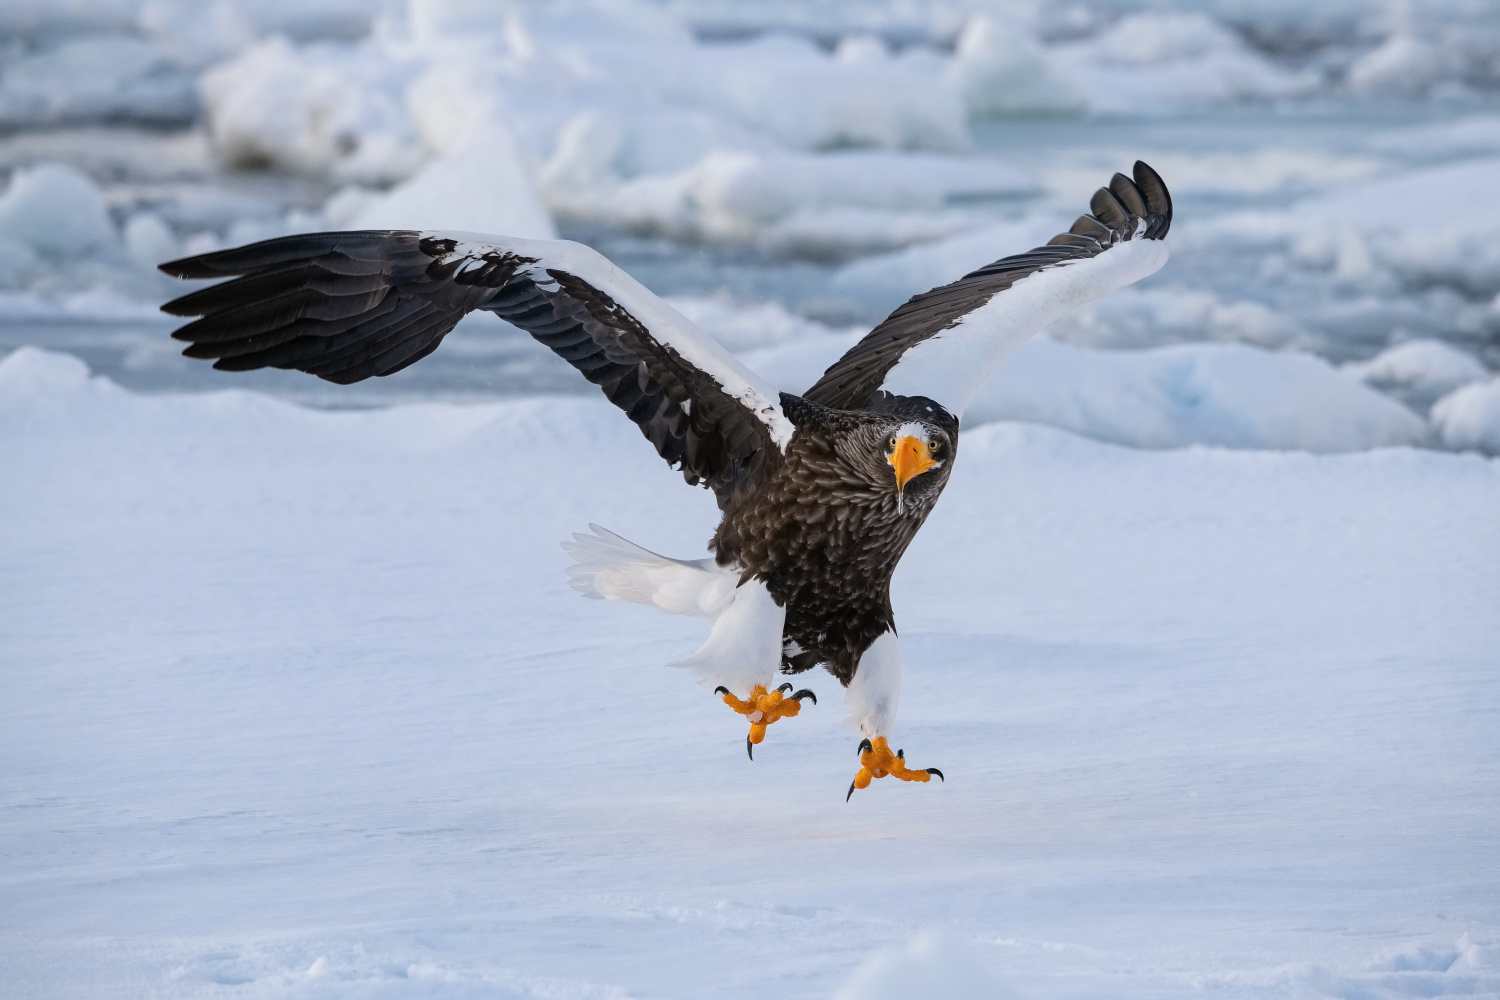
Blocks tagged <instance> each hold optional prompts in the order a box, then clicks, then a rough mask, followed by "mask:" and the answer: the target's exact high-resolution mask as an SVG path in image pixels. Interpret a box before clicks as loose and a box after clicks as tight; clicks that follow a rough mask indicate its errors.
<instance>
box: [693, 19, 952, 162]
mask: <svg viewBox="0 0 1500 1000" xmlns="http://www.w3.org/2000/svg"><path fill="white" fill-rule="evenodd" d="M717 55H718V58H716V59H715V60H714V65H715V67H716V70H717V71H716V72H713V73H707V72H705V73H704V74H703V75H702V82H703V83H704V84H705V85H706V89H705V91H704V92H703V95H702V96H703V97H704V98H707V99H709V100H711V101H713V103H714V104H715V105H716V106H717V107H718V108H719V109H720V110H722V111H723V112H725V113H727V114H729V115H731V116H733V117H734V118H736V119H737V120H739V121H740V122H742V123H743V124H745V125H748V126H750V127H752V128H755V129H757V130H761V131H764V132H766V133H768V134H770V135H772V136H775V137H776V138H777V139H778V140H780V141H781V142H783V143H785V144H786V145H789V146H793V147H795V148H799V149H830V148H838V147H842V146H878V147H882V148H885V149H929V150H940V151H946V152H959V151H963V150H967V149H968V148H969V147H970V146H971V144H972V140H971V139H970V136H969V129H968V124H967V120H966V118H965V115H964V105H963V101H962V100H961V98H960V97H959V95H958V93H957V92H956V91H955V90H954V89H953V88H952V87H951V86H949V85H948V84H947V82H946V81H945V80H944V79H943V78H942V77H941V75H940V68H939V67H932V68H931V69H932V71H928V68H927V67H924V66H922V65H920V64H919V63H917V62H915V61H904V60H899V59H889V60H888V59H881V58H878V57H877V58H874V59H864V60H859V61H847V60H845V61H839V60H835V59H832V58H830V57H828V56H827V55H825V54H824V53H823V52H821V51H820V50H819V49H818V48H817V47H816V46H815V45H813V44H812V43H811V42H810V41H807V40H806V39H801V38H794V37H791V36H788V35H782V34H774V35H766V36H764V37H762V38H759V39H757V40H755V41H753V42H749V43H746V44H744V45H738V46H721V47H720V53H718V54H717ZM706 68H707V67H706V66H705V69H706Z"/></svg>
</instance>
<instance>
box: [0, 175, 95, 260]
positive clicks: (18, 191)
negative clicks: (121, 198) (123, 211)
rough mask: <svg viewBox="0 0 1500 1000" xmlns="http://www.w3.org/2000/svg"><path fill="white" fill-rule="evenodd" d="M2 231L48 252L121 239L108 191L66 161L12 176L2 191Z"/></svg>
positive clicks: (80, 249)
mask: <svg viewBox="0 0 1500 1000" xmlns="http://www.w3.org/2000/svg"><path fill="white" fill-rule="evenodd" d="M0 236H4V237H8V238H10V239H12V240H15V241H17V242H19V243H24V244H26V245H27V246H30V247H31V248H33V249H35V250H38V251H40V252H42V253H48V254H80V253H86V252H88V251H90V250H99V249H103V248H107V247H110V246H113V245H114V244H115V242H116V236H115V227H114V223H113V222H111V221H110V217H109V212H108V210H107V209H106V208H105V204H104V196H103V195H102V194H100V192H99V189H98V188H97V187H95V186H94V182H93V181H91V180H89V178H88V177H87V176H86V175H84V174H83V173H82V172H81V171H80V170H78V169H77V168H75V167H71V166H68V165H66V164H62V163H44V164H42V165H41V166H37V167H31V168H28V169H23V170H17V171H16V172H15V173H14V174H13V175H12V176H11V179H10V186H9V187H8V188H6V189H5V194H4V195H0Z"/></svg>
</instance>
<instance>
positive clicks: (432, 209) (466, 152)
mask: <svg viewBox="0 0 1500 1000" xmlns="http://www.w3.org/2000/svg"><path fill="white" fill-rule="evenodd" d="M351 225H352V226H353V228H355V229H457V230H463V231H468V232H475V233H492V234H494V235H497V236H520V237H523V238H526V239H537V240H551V239H556V238H557V230H556V229H555V228H554V227H553V225H552V216H551V215H550V214H548V212H547V208H546V206H545V205H543V204H542V200H541V196H540V195H539V194H538V192H537V188H536V183H535V181H534V180H533V179H532V176H531V170H530V167H529V165H528V164H527V163H526V162H525V159H524V157H523V155H522V153H521V150H520V149H519V147H517V145H516V142H515V140H514V139H513V138H512V137H511V135H510V132H509V131H508V130H507V129H505V128H504V126H503V125H501V124H500V123H498V122H491V123H489V124H488V125H487V126H486V127H485V129H484V131H483V132H482V133H481V134H479V135H476V136H475V137H474V139H473V141H472V142H470V143H469V144H467V145H465V146H464V147H462V148H461V149H459V150H457V151H456V152H453V153H450V154H448V155H447V156H444V157H442V158H440V159H437V160H434V161H433V162H431V163H429V164H428V165H427V166H425V167H423V168H422V169H421V171H420V172H418V173H417V175H416V176H415V177H413V178H411V179H410V180H408V181H405V182H403V183H401V184H398V185H397V186H396V187H394V188H392V189H391V190H390V191H388V192H386V193H385V194H383V195H381V196H379V197H378V198H375V199H373V200H371V201H370V203H369V204H368V205H366V206H364V207H363V208H362V209H360V210H359V211H358V213H357V214H356V215H355V216H354V218H353V221H352V223H351Z"/></svg>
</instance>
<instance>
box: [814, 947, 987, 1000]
mask: <svg viewBox="0 0 1500 1000" xmlns="http://www.w3.org/2000/svg"><path fill="white" fill-rule="evenodd" d="M1011 996H1013V994H1012V993H1011V992H1010V991H1009V990H1007V989H1006V988H1005V987H1003V986H1002V985H1000V983H999V982H998V981H997V980H996V979H995V977H994V976H992V975H991V974H990V973H989V971H988V970H987V969H985V968H984V966H982V965H980V964H979V963H978V962H977V961H976V960H975V958H974V956H973V955H971V954H969V952H968V950H967V949H965V948H963V947H962V946H961V945H959V944H958V943H956V942H954V941H951V940H949V939H947V938H944V937H940V936H938V935H937V934H935V933H932V932H927V933H923V934H919V935H918V936H917V937H916V938H915V939H914V940H912V942H911V943H910V944H908V945H907V946H906V947H905V948H890V949H887V950H884V951H881V952H879V953H877V954H876V955H874V956H872V957H871V958H869V959H868V960H867V961H866V962H865V963H864V964H863V965H861V966H860V967H859V968H858V969H856V970H855V972H854V974H853V975H852V976H850V977H849V980H848V981H847V982H846V983H844V985H843V986H842V987H840V988H839V990H838V992H836V993H835V994H834V995H833V997H834V1000H914V998H917V997H921V998H922V1000H1006V998H1009V997H1011Z"/></svg>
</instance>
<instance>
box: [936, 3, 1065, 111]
mask: <svg viewBox="0 0 1500 1000" xmlns="http://www.w3.org/2000/svg"><path fill="white" fill-rule="evenodd" d="M948 79H949V80H950V81H951V82H952V83H953V84H954V86H956V87H957V88H958V90H959V92H960V93H962V94H963V96H964V103H965V105H966V106H967V108H968V110H969V114H970V115H974V116H977V117H984V116H991V115H1009V114H1026V113H1032V114H1034V113H1036V112H1061V111H1077V110H1082V108H1083V107H1084V105H1085V99H1084V96H1083V94H1082V93H1080V92H1079V91H1078V89H1077V88H1076V87H1075V86H1074V85H1073V84H1072V82H1071V81H1070V80H1069V79H1068V78H1067V77H1066V76H1064V75H1061V74H1057V73H1054V72H1053V71H1052V63H1051V62H1050V61H1049V59H1048V56H1047V53H1046V52H1045V51H1044V50H1043V48H1042V46H1041V45H1040V44H1039V43H1038V42H1037V40H1036V37H1035V35H1033V34H1032V32H1031V30H1030V29H1029V28H1028V27H1027V26H1026V25H1025V24H1022V23H1021V22H1019V21H1018V20H1003V19H999V18H996V17H993V16H990V15H987V14H980V15H977V16H975V17H973V18H971V19H970V20H969V23H968V24H966V25H965V26H964V30H963V33H962V34H961V35H959V38H958V48H957V50H956V52H955V53H954V58H953V61H952V63H950V64H949V66H948Z"/></svg>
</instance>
